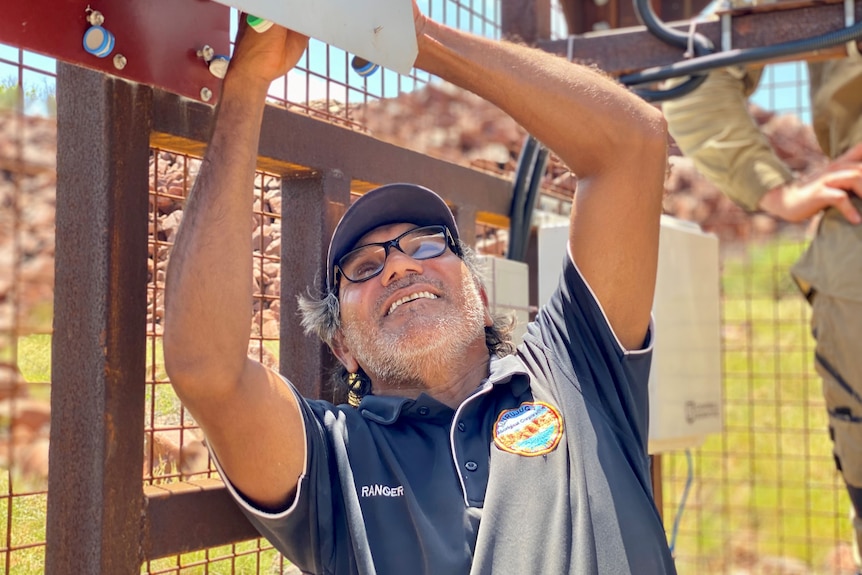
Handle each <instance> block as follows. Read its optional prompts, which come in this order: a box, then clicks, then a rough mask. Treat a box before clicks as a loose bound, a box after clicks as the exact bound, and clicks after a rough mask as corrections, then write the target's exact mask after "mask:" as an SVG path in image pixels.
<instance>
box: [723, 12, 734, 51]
mask: <svg viewBox="0 0 862 575" xmlns="http://www.w3.org/2000/svg"><path fill="white" fill-rule="evenodd" d="M732 39H733V16H731V14H730V12H723V13H722V14H721V51H722V52H729V51H730V49H731V48H733V46H732V45H731V44H732V43H733V40H732Z"/></svg>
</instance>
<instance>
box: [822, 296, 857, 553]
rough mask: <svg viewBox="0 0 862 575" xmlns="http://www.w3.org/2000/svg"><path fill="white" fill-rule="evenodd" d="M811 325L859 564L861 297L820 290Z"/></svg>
mask: <svg viewBox="0 0 862 575" xmlns="http://www.w3.org/2000/svg"><path fill="white" fill-rule="evenodd" d="M812 303H813V317H812V327H813V330H814V337H815V338H816V340H817V346H816V350H815V365H816V368H817V372H818V373H819V374H820V376H821V378H822V379H823V394H824V397H825V399H826V409H827V411H828V413H829V435H830V437H831V438H832V442H833V454H834V456H835V465H836V466H837V467H838V470H839V471H841V474H842V476H843V478H844V482H845V484H846V486H847V493H848V495H849V497H850V502H851V504H852V506H853V511H854V513H853V527H854V531H855V537H854V540H853V548H854V549H853V555H854V558H855V559H856V562H857V566H858V567H860V568H862V519H860V518H862V348H860V343H859V342H862V302H856V301H852V300H846V299H839V298H834V297H830V296H827V295H825V294H823V293H818V294H817V295H816V296H815V297H814V301H813V302H812Z"/></svg>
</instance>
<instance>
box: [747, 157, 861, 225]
mask: <svg viewBox="0 0 862 575" xmlns="http://www.w3.org/2000/svg"><path fill="white" fill-rule="evenodd" d="M851 195H855V196H856V197H862V143H860V144H856V145H855V146H853V147H852V148H850V149H849V150H848V151H847V152H845V153H844V154H842V155H841V156H839V157H838V158H836V159H835V160H833V161H831V162H830V163H829V165H827V166H826V167H825V168H824V169H823V170H822V171H820V172H818V173H817V174H814V175H813V176H810V177H807V178H805V179H800V180H795V181H793V182H789V183H787V184H784V185H782V186H778V187H776V188H773V189H771V190H769V191H768V192H767V193H766V195H764V196H763V198H761V200H760V203H759V204H758V205H759V206H760V208H761V209H762V210H764V211H765V212H767V213H769V214H771V215H773V216H776V217H779V218H781V219H783V220H786V221H788V222H801V221H804V220H807V219H808V218H810V217H812V216H814V215H815V214H817V213H818V212H820V211H822V210H824V209H826V208H829V207H834V208H836V209H837V210H838V211H840V212H841V213H842V214H843V215H844V217H845V218H847V221H849V222H850V223H852V224H858V223H862V216H860V214H859V211H858V210H857V209H856V208H855V207H853V203H852V202H851V201H850V197H851Z"/></svg>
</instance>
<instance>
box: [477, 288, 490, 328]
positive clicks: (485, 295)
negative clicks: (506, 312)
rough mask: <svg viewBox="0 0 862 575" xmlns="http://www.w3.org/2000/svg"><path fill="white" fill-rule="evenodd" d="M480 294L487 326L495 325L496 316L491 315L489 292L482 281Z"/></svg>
mask: <svg viewBox="0 0 862 575" xmlns="http://www.w3.org/2000/svg"><path fill="white" fill-rule="evenodd" d="M479 296H480V297H481V298H482V307H484V308H485V327H491V326H492V325H494V318H492V317H491V306H490V305H488V292H487V291H486V290H485V286H484V284H482V283H481V282H479Z"/></svg>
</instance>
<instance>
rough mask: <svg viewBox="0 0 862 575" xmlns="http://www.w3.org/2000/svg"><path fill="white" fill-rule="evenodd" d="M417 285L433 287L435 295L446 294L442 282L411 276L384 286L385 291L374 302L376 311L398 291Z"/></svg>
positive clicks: (421, 276)
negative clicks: (422, 284)
mask: <svg viewBox="0 0 862 575" xmlns="http://www.w3.org/2000/svg"><path fill="white" fill-rule="evenodd" d="M418 283H424V284H429V285H431V286H433V287H434V289H435V290H436V291H437V293H439V294H440V295H445V294H446V288H445V286H444V285H443V282H441V281H439V280H435V279H431V278H428V277H425V276H423V275H418V274H412V275H409V276H406V277H403V278H401V279H398V280H395V281H394V282H392V283H391V284H389V285H388V286H386V289H385V290H384V291H383V293H382V294H380V297H378V298H377V301H376V302H375V303H376V307H377V308H378V309H379V308H381V307H382V306H383V303H384V302H385V301H386V300H387V299H389V298H390V297H391V296H392V294H394V293H395V292H397V291H398V290H400V289H404V288H407V287H410V286H412V285H414V284H418Z"/></svg>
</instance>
